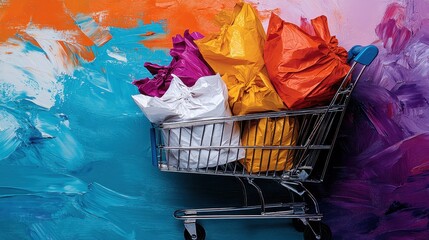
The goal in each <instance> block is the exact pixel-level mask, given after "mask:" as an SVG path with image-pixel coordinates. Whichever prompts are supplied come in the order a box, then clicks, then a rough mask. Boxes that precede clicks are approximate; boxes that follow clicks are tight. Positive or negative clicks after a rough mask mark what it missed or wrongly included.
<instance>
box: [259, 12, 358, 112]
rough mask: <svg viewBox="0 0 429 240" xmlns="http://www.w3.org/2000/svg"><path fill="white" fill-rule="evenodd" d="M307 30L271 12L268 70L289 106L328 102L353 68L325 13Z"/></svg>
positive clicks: (291, 107) (265, 50) (267, 56)
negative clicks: (332, 34) (333, 34)
mask: <svg viewBox="0 0 429 240" xmlns="http://www.w3.org/2000/svg"><path fill="white" fill-rule="evenodd" d="M305 30H306V31H304V30H303V29H301V28H300V27H298V26H296V25H295V24H292V23H288V22H285V21H283V20H282V19H281V18H280V17H278V16H277V15H275V14H271V18H270V22H269V25H268V30H267V41H266V43H265V48H264V59H265V64H266V66H267V70H268V74H269V76H270V79H271V82H272V83H273V85H274V87H275V89H276V90H277V93H278V94H279V95H280V97H281V98H282V100H283V102H284V103H285V104H286V106H287V107H288V108H290V109H301V108H308V107H314V106H318V105H326V104H327V103H329V101H330V100H331V99H332V97H333V96H334V94H335V92H336V91H337V89H338V87H339V84H340V83H341V81H342V79H343V78H344V77H345V76H346V74H347V72H348V71H349V70H350V66H349V65H348V64H347V51H346V50H345V49H344V48H342V47H339V46H338V40H337V38H336V37H335V36H331V34H330V33H329V29H328V21H327V18H326V17H325V16H320V17H317V18H315V19H313V20H311V26H310V25H309V24H307V25H306V26H305Z"/></svg>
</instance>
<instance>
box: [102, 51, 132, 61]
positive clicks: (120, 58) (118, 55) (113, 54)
mask: <svg viewBox="0 0 429 240" xmlns="http://www.w3.org/2000/svg"><path fill="white" fill-rule="evenodd" d="M107 55H109V56H110V57H111V58H114V59H116V60H118V61H121V62H128V60H127V55H126V54H125V53H124V52H122V51H120V50H119V49H118V48H113V51H110V50H108V49H107Z"/></svg>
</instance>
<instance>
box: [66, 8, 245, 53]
mask: <svg viewBox="0 0 429 240" xmlns="http://www.w3.org/2000/svg"><path fill="white" fill-rule="evenodd" d="M236 2H239V0H199V1H183V0H146V1H131V0H110V1H107V0H91V1H89V0H87V1H82V0H65V6H67V8H68V9H69V10H70V11H71V12H72V13H73V14H78V13H83V14H88V15H92V16H93V17H94V20H95V21H96V22H97V23H98V24H100V25H101V26H104V27H107V26H115V27H121V28H129V27H135V26H137V24H138V21H139V20H140V21H143V23H144V24H150V23H153V22H162V23H165V25H164V30H165V32H166V34H165V35H164V34H158V35H156V34H155V35H152V36H154V37H152V38H148V39H145V40H144V44H145V45H146V46H147V47H150V48H153V47H168V48H170V47H171V46H172V43H171V37H173V36H174V35H176V34H183V32H184V31H185V30H186V29H189V30H191V31H198V32H201V33H202V34H204V35H207V34H210V33H213V32H217V31H218V30H219V24H217V23H216V15H217V14H219V13H220V12H221V11H222V10H224V9H226V10H227V9H233V7H234V5H235V3H236Z"/></svg>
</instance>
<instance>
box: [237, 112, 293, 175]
mask: <svg viewBox="0 0 429 240" xmlns="http://www.w3.org/2000/svg"><path fill="white" fill-rule="evenodd" d="M243 130H244V131H243V136H242V138H241V141H242V144H243V145H244V146H249V147H251V148H248V149H247V151H246V157H245V158H244V159H243V160H241V163H242V164H243V165H244V167H245V168H246V170H247V171H248V172H250V173H258V172H266V171H283V170H289V169H290V168H291V167H292V161H293V152H292V150H289V149H282V150H273V149H261V148H258V147H261V146H295V145H296V138H297V136H298V121H297V119H295V118H293V117H285V118H277V119H271V118H263V119H260V120H252V121H249V122H246V124H245V125H244V126H243Z"/></svg>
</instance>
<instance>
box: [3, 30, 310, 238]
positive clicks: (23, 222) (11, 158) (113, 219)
mask: <svg viewBox="0 0 429 240" xmlns="http://www.w3.org/2000/svg"><path fill="white" fill-rule="evenodd" d="M149 31H153V32H155V33H159V34H162V33H163V26H162V23H153V24H150V25H143V24H140V25H139V26H138V27H136V28H133V29H119V28H110V33H111V35H112V36H113V38H112V39H111V40H110V41H108V42H107V43H106V44H104V45H102V46H100V47H93V48H92V51H93V52H94V54H95V56H96V58H95V60H94V61H92V62H84V61H82V60H81V66H80V67H79V68H78V69H76V70H75V72H74V73H73V75H71V76H70V75H65V76H61V77H58V81H59V82H61V83H62V84H64V99H61V98H59V97H58V99H57V102H56V104H55V106H53V107H52V108H50V109H44V108H41V107H39V106H37V105H35V104H34V103H32V102H30V101H28V99H26V98H25V95H23V97H21V98H15V99H6V100H5V99H3V98H2V102H0V116H1V118H0V126H1V127H2V131H1V132H0V143H1V148H0V239H6V240H8V239H165V240H170V239H182V238H183V225H182V222H181V221H178V220H175V219H174V218H173V216H172V213H173V212H174V210H176V209H179V208H184V207H205V206H236V205H238V204H240V203H241V198H240V197H241V189H240V186H239V184H238V183H237V182H235V179H231V178H225V179H224V178H219V177H214V176H194V175H193V176H189V175H179V174H171V173H161V172H159V171H158V170H157V169H156V168H155V167H153V166H152V163H151V152H150V140H149V139H150V137H149V126H150V124H149V122H148V121H147V120H146V119H145V117H144V116H143V114H142V113H141V112H140V110H139V109H138V107H137V106H136V105H135V103H134V102H133V100H132V99H131V95H133V94H138V91H137V88H136V87H135V86H134V85H132V84H131V82H132V81H133V80H134V79H140V78H144V77H149V76H150V73H149V72H148V71H147V70H145V69H144V67H143V63H144V62H146V61H149V62H153V63H157V64H160V65H167V64H168V63H169V62H170V61H171V57H170V56H169V55H168V50H165V49H160V50H150V49H148V48H146V47H145V46H144V45H142V44H141V41H142V40H144V38H145V37H144V36H141V34H143V33H145V32H149ZM26 46H27V48H26V50H25V51H41V49H40V48H38V47H36V46H34V45H32V44H27V45H26ZM115 56H116V57H115ZM120 56H125V57H126V61H124V60H123V59H122V60H121V58H120ZM3 129H5V130H4V131H3ZM219 186H222V187H221V188H220V187H219ZM255 199H256V198H255ZM202 224H203V225H204V226H205V228H206V231H207V238H206V239H208V240H210V239H211V240H214V239H284V238H287V239H301V238H302V235H301V234H300V233H297V232H295V230H293V228H292V227H291V225H290V221H289V220H261V221H256V220H255V221H237V220H231V221H224V220H222V221H202Z"/></svg>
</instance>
